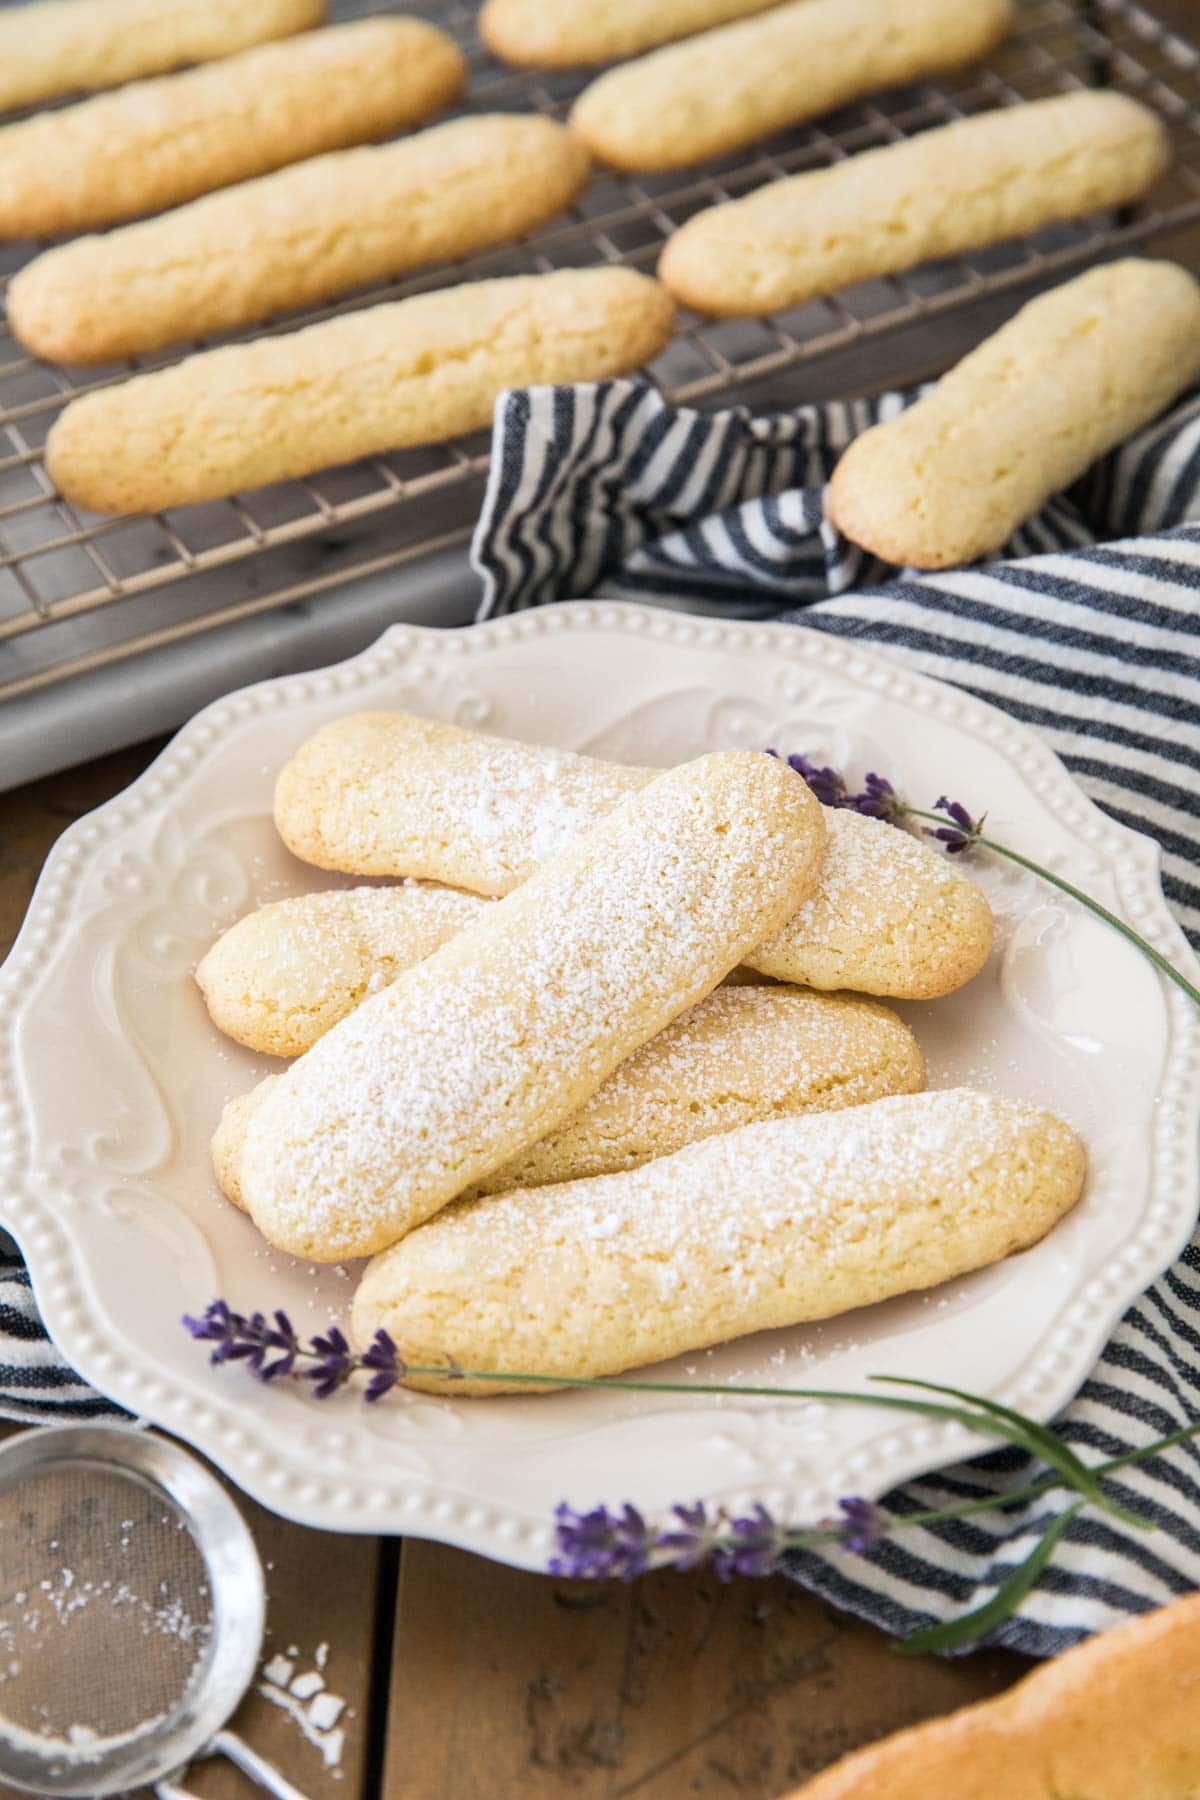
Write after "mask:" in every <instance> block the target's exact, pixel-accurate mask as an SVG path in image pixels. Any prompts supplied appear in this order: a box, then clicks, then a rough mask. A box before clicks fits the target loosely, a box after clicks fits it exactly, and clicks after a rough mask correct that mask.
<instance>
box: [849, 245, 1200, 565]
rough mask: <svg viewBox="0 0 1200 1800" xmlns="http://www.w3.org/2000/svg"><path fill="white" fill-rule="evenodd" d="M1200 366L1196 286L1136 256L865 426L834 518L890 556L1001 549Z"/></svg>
mask: <svg viewBox="0 0 1200 1800" xmlns="http://www.w3.org/2000/svg"><path fill="white" fill-rule="evenodd" d="M1197 375H1200V285H1198V284H1197V283H1196V281H1195V280H1194V278H1193V277H1192V276H1191V275H1189V274H1187V273H1186V272H1185V271H1184V270H1183V269H1181V268H1179V267H1178V266H1177V265H1176V264H1175V263H1168V262H1148V261H1145V260H1143V259H1141V258H1138V257H1129V258H1127V259H1126V260H1125V261H1124V262H1115V263H1106V264H1103V265H1102V266H1101V267H1100V268H1096V269H1089V270H1088V272H1087V274H1086V275H1079V276H1077V277H1076V279H1075V280H1074V281H1068V282H1065V283H1064V284H1063V285H1062V286H1061V287H1057V288H1052V289H1051V291H1050V292H1049V293H1047V294H1040V295H1039V296H1038V298H1037V299H1036V300H1031V301H1030V302H1029V304H1028V305H1027V306H1023V307H1022V308H1021V310H1020V312H1019V313H1018V314H1017V315H1016V317H1015V318H1013V319H1010V320H1009V322H1008V324H1007V325H1004V326H1002V327H1001V328H1000V330H999V331H997V332H996V333H995V334H994V335H993V336H992V337H989V338H985V340H984V342H983V343H982V344H980V346H979V348H978V349H977V350H973V351H972V352H971V354H970V355H969V356H967V357H965V358H964V359H963V361H962V362H960V363H958V364H957V365H956V367H955V368H953V369H952V370H951V371H950V373H949V374H948V375H944V376H943V377H942V379H941V381H939V382H938V384H937V386H936V388H934V389H933V391H932V392H931V393H929V394H927V395H925V396H924V398H923V399H920V400H918V401H917V402H916V404H915V405H913V406H910V407H909V408H908V409H907V411H906V412H903V413H900V414H899V415H898V416H897V417H896V418H894V419H889V420H888V421H887V422H886V423H885V424H882V425H875V426H873V427H872V428H871V430H870V431H866V432H864V433H863V435H862V436H861V437H859V438H856V439H855V440H854V442H853V443H852V444H851V445H850V447H849V449H848V450H847V451H846V453H845V455H844V456H843V457H842V458H841V461H840V462H839V463H838V465H837V467H836V468H835V469H834V472H833V480H832V482H831V483H830V487H829V497H828V510H829V515H830V517H831V518H832V520H833V522H834V524H835V525H837V527H838V528H839V529H840V530H841V531H842V532H844V533H845V535H846V536H847V537H848V538H850V539H851V540H852V541H853V542H854V543H856V544H861V545H862V546H863V547H864V549H867V550H870V551H872V552H873V553H874V554H875V555H876V556H881V557H883V558H884V559H885V561H887V562H892V563H898V564H901V565H909V566H912V567H915V568H919V569H947V568H951V567H953V566H954V565H955V564H956V563H969V562H974V561H975V559H976V558H977V557H980V556H986V555H987V554H988V552H989V551H992V550H998V549H999V548H1000V546H1001V545H1002V544H1004V543H1006V542H1007V540H1008V539H1009V538H1010V537H1011V536H1012V534H1013V532H1014V531H1015V530H1016V529H1017V527H1018V526H1019V525H1021V524H1022V523H1023V522H1024V521H1025V520H1026V519H1027V518H1029V516H1030V514H1031V513H1035V512H1036V511H1037V510H1038V508H1039V507H1040V506H1041V505H1043V503H1044V502H1045V501H1046V500H1047V499H1049V497H1050V495H1051V494H1056V493H1058V492H1059V491H1060V489H1062V488H1065V487H1068V486H1069V485H1070V484H1071V482H1073V481H1075V480H1077V479H1078V477H1079V476H1080V475H1082V474H1083V473H1084V471H1085V469H1087V468H1088V467H1090V465H1091V464H1092V463H1094V462H1095V461H1096V459H1097V457H1100V456H1103V455H1104V453H1105V451H1106V450H1111V449H1112V448H1113V447H1114V445H1116V444H1119V443H1120V442H1121V441H1122V439H1124V438H1127V437H1128V436H1129V435H1130V433H1131V432H1134V431H1136V430H1137V429H1138V427H1139V426H1141V425H1145V424H1146V423H1147V421H1148V420H1150V419H1153V418H1154V417H1155V416H1156V414H1158V413H1160V412H1162V410H1163V408H1164V407H1165V406H1167V405H1168V404H1169V403H1170V402H1171V401H1172V400H1173V399H1174V398H1175V396H1176V395H1177V394H1179V393H1181V392H1182V391H1183V389H1184V388H1186V387H1188V386H1190V384H1191V383H1192V382H1193V381H1194V380H1195V379H1196V377H1197Z"/></svg>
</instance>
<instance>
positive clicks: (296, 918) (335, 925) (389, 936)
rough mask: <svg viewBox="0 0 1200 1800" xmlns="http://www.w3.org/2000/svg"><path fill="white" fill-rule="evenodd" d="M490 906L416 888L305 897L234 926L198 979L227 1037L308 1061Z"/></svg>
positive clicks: (411, 884) (471, 897)
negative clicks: (337, 1028) (305, 1055)
mask: <svg viewBox="0 0 1200 1800" xmlns="http://www.w3.org/2000/svg"><path fill="white" fill-rule="evenodd" d="M486 905H487V902H486V901H485V900H481V899H480V897H479V896H478V894H462V893H458V892H456V891H455V890H454V889H453V888H443V887H430V886H426V885H424V884H422V883H420V882H416V881H406V882H404V883H402V884H401V885H400V886H399V887H377V888H375V887H361V888H340V889H338V888H335V889H332V890H330V891H329V892H328V893H324V894H296V895H294V896H293V897H292V898H291V899H288V900H275V901H272V902H271V904H270V905H269V906H261V907H259V909H258V911H257V912H252V913H248V914H247V915H246V917H245V918H244V919H239V920H238V922H237V924H236V925H232V926H231V927H230V928H229V930H228V931H226V932H224V933H223V935H222V936H221V937H219V938H218V939H217V941H216V943H215V944H214V945H213V947H212V949H211V950H210V951H209V952H208V954H207V956H205V957H204V958H203V960H202V961H201V963H200V966H199V968H198V969H197V970H196V980H197V982H198V984H199V986H200V990H201V992H202V993H203V995H204V1000H205V1004H206V1005H207V1007H208V1010H209V1013H210V1014H211V1015H212V1020H213V1023H214V1025H216V1026H218V1027H219V1028H220V1030H222V1031H224V1032H226V1033H227V1034H228V1035H229V1036H230V1037H231V1038H236V1040H237V1042H238V1043H239V1044H247V1045H248V1046H249V1047H250V1049H251V1050H259V1051H262V1052H264V1053H265V1054H267V1055H269V1056H299V1055H300V1054H301V1052H302V1051H304V1050H308V1049H310V1048H311V1047H312V1045H313V1044H315V1043H316V1041H317V1039H318V1038H319V1037H323V1036H324V1035H325V1033H326V1032H327V1031H328V1030H329V1028H330V1027H331V1026H332V1025H336V1024H337V1022H338V1020H339V1019H344V1018H345V1016H346V1014H347V1013H349V1012H353V1011H354V1008H355V1007H356V1006H358V1005H360V1004H361V1002H362V1001H363V1000H365V999H367V998H368V996H369V995H371V994H376V993H378V992H379V990H380V988H384V987H387V986H388V985H389V983H390V982H393V981H394V980H395V979H396V977H397V976H398V975H401V974H403V972H404V971H405V970H406V969H411V968H412V966H413V964H414V963H419V962H423V961H424V960H425V958H426V957H427V956H432V954H433V952H434V951H435V950H437V949H440V947H441V946H442V945H443V944H444V943H446V942H447V941H448V940H449V939H450V938H452V937H454V936H455V935H456V934H457V933H458V932H460V931H462V930H463V928H464V927H465V926H467V925H471V924H473V923H474V921H475V920H476V919H477V918H478V917H479V915H480V913H481V912H482V911H483V909H484V907H485V906H486Z"/></svg>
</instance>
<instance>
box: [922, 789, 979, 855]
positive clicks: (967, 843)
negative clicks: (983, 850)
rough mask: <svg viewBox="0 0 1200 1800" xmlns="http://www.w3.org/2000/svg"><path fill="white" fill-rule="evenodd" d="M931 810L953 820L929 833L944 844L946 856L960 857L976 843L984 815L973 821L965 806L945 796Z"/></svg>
mask: <svg viewBox="0 0 1200 1800" xmlns="http://www.w3.org/2000/svg"><path fill="white" fill-rule="evenodd" d="M933 810H934V812H941V813H945V814H946V816H947V818H949V819H952V820H953V824H952V825H942V826H939V828H938V829H937V830H936V831H930V832H929V836H930V837H931V838H937V839H938V841H939V843H942V844H945V846H946V854H947V855H948V856H961V855H962V853H963V852H964V851H966V850H969V849H970V848H971V846H972V845H973V844H976V843H978V841H979V834H980V832H981V831H982V830H983V826H984V820H985V819H986V817H987V814H986V813H985V814H984V816H983V818H981V819H978V820H976V819H973V818H972V817H971V815H970V813H969V812H968V811H967V809H966V807H965V806H961V805H960V804H959V802H958V801H957V800H947V798H946V796H945V794H943V795H942V797H941V799H940V800H938V801H937V802H936V804H935V806H934V809H933Z"/></svg>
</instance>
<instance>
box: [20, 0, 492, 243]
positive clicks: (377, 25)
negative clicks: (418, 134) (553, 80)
mask: <svg viewBox="0 0 1200 1800" xmlns="http://www.w3.org/2000/svg"><path fill="white" fill-rule="evenodd" d="M465 77H466V64H465V63H464V61H463V57H462V53H461V52H460V51H459V49H458V47H457V46H456V45H455V44H454V43H453V42H452V41H451V40H450V39H449V38H448V37H446V36H445V34H444V33H443V32H440V31H435V30H434V28H433V26H432V25H426V24H425V23H424V22H423V21H422V20H420V19H402V18H394V19H382V18H380V19H363V20H360V21H358V22H357V23H355V24H352V25H338V26H334V27H332V28H330V29H329V30H327V31H312V32H305V33H303V34H302V35H301V36H299V37H296V38H291V39H289V40H287V41H286V42H284V43H280V44H263V45H260V46H259V47H258V48H257V49H254V50H244V51H243V52H242V53H241V55H240V56H231V57H227V58H225V59H224V60H223V61H221V62H219V63H213V64H209V65H206V66H204V67H202V68H198V69H189V70H188V71H186V72H185V73H184V74H182V75H164V76H160V77H159V78H158V79H156V80H153V81H139V82H134V83H132V84H131V85H130V86H129V87H125V88H121V89H120V90H119V91H118V92H116V93H113V94H101V95H99V96H98V97H97V98H96V99H94V100H84V101H81V102H80V104H79V105H78V106H68V107H64V108H62V109H61V110H60V111H58V112H50V113H39V114H37V115H36V116H35V117H33V118H30V119H23V120H21V121H20V122H19V123H18V124H15V125H6V126H4V127H3V128H2V129H0V237H14V238H32V237H49V236H52V235H54V234H55V233H57V232H67V231H85V230H87V229H89V228H90V227H92V226H95V225H109V224H116V223H118V222H119V221H121V220H122V219H133V218H137V217H138V215H139V214H141V213H149V212H157V211H158V210H159V209H160V208H162V207H166V206H176V205H178V203H179V202H180V201H181V200H191V199H193V198H194V197H195V195H197V194H206V193H209V192H210V191H211V190H212V189H213V188H220V187H228V186H230V184H231V183H233V182H235V181H245V180H246V179H247V178H248V177H249V176H251V175H262V174H264V173H265V172H266V171H267V170H268V169H278V168H280V167H282V165H283V164H284V163H293V162H299V161H301V159H302V158H303V157H306V156H317V155H319V154H320V153H321V152H322V151H325V150H339V149H341V148H342V147H343V146H344V145H347V144H364V143H368V142H369V141H370V140H371V139H372V138H382V137H387V136H388V135H389V133H391V132H393V131H399V130H401V129H402V128H403V127H405V126H408V125H416V124H419V123H420V122H421V121H422V120H424V119H428V118H430V117H431V116H432V115H433V114H434V113H436V112H439V111H440V110H441V109H442V107H444V106H447V105H449V103H450V101H451V100H454V99H456V98H457V97H458V95H459V94H460V93H461V92H462V89H463V84H464V81H465Z"/></svg>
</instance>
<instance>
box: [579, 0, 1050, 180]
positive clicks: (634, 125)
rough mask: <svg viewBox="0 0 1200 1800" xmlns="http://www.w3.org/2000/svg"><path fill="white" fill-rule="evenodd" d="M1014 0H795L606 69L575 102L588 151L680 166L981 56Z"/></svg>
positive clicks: (639, 164)
mask: <svg viewBox="0 0 1200 1800" xmlns="http://www.w3.org/2000/svg"><path fill="white" fill-rule="evenodd" d="M1014 17H1015V14H1014V11H1013V5H1012V0H903V3H902V4H897V0H791V3H790V4H789V5H786V6H775V7H772V8H771V10H770V11H769V12H765V13H763V14H762V15H761V17H758V18H753V19H747V20H744V21H743V22H742V23H740V24H736V25H725V26H722V27H720V28H719V29H718V30H716V31H705V32H702V33H701V34H700V35H699V36H698V37H694V38H689V39H688V40H687V41H686V42H685V43H682V44H674V45H671V46H669V47H668V48H667V49H665V50H656V51H654V52H653V53H652V54H651V55H650V56H645V57H640V58H638V60H637V61H635V62H630V63H624V64H621V65H620V66H619V67H617V68H615V69H610V70H609V71H608V73H607V74H604V75H601V76H600V77H599V78H598V80H596V81H594V82H592V84H591V86H590V87H587V88H585V89H584V91H583V93H582V94H581V95H580V96H579V99H578V100H577V101H576V102H575V105H574V106H573V108H572V109H571V124H572V126H573V127H574V129H575V130H576V131H577V132H578V133H579V135H580V136H581V137H582V139H583V141H584V143H585V144H586V145H587V147H588V149H589V150H590V151H591V152H592V154H593V156H595V157H597V158H598V159H599V160H600V161H601V162H606V163H611V164H613V165H614V166H615V167H616V168H618V169H677V168H684V167H687V166H688V165H690V164H692V163H698V162H704V161H706V160H707V159H710V158H712V157H715V156H723V155H725V154H726V152H728V151H730V150H737V149H740V148H741V146H742V145H743V144H750V143H753V142H754V140H755V139H756V138H761V137H766V136H768V135H769V134H770V133H771V132H773V131H784V130H787V129H788V128H789V127H791V126H793V125H800V124H802V123H803V122H804V121H805V120H806V119H815V118H818V117H819V116H820V115H821V114H822V113H827V112H832V111H833V110H834V108H835V107H838V106H844V105H845V104H846V102H847V101H849V100H854V99H856V98H858V96H859V95H861V94H873V93H876V92H878V90H879V89H880V88H887V87H895V86H897V85H898V84H900V83H902V82H906V81H915V80H917V79H919V78H920V77H923V76H927V75H936V74H938V73H939V72H940V71H941V70H943V69H954V68H958V67H959V66H960V65H961V64H963V63H969V62H973V61H974V60H975V59H976V57H980V56H985V55H986V54H987V52H988V51H989V50H990V49H991V48H992V47H993V45H995V44H997V43H999V41H1000V39H1001V38H1003V37H1004V36H1005V35H1006V33H1007V32H1009V31H1010V30H1011V29H1012V25H1013V21H1014Z"/></svg>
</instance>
